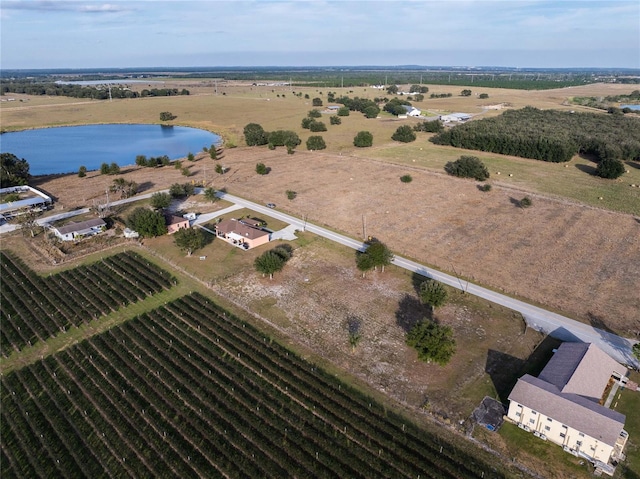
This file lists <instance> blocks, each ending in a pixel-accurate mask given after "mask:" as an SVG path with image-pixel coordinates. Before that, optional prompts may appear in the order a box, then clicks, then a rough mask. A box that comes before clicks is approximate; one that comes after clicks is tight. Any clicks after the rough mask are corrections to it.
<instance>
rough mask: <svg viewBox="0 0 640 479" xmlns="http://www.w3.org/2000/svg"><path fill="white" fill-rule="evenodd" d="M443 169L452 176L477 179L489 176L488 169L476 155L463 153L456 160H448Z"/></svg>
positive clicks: (481, 179)
mask: <svg viewBox="0 0 640 479" xmlns="http://www.w3.org/2000/svg"><path fill="white" fill-rule="evenodd" d="M444 171H446V172H447V173H449V174H450V175H453V176H458V177H460V178H474V179H476V180H478V181H484V180H486V179H487V178H489V170H488V169H487V167H486V166H484V163H482V161H480V159H479V158H478V157H476V156H466V155H463V156H461V157H460V158H459V159H457V160H456V161H450V162H448V163H447V164H446V165H445V167H444Z"/></svg>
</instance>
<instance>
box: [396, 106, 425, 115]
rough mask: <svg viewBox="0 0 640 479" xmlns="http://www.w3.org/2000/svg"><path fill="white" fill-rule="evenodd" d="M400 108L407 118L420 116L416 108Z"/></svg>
mask: <svg viewBox="0 0 640 479" xmlns="http://www.w3.org/2000/svg"><path fill="white" fill-rule="evenodd" d="M402 108H404V109H405V111H406V112H407V113H406V115H407V116H420V115H421V114H422V112H421V111H420V110H418V109H417V108H416V107H413V106H409V105H402ZM398 117H400V115H398Z"/></svg>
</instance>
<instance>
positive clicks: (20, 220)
mask: <svg viewBox="0 0 640 479" xmlns="http://www.w3.org/2000/svg"><path fill="white" fill-rule="evenodd" d="M41 214H42V212H39V211H35V210H33V209H31V208H22V209H21V210H20V211H19V214H18V215H17V216H16V223H17V224H18V225H20V230H21V231H22V235H23V236H27V233H29V234H30V235H31V237H32V238H34V237H35V236H36V234H37V232H38V231H39V230H42V229H43V227H42V226H40V225H39V224H38V223H37V221H36V219H37V218H38V216H40V215H41Z"/></svg>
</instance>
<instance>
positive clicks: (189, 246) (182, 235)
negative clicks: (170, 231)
mask: <svg viewBox="0 0 640 479" xmlns="http://www.w3.org/2000/svg"><path fill="white" fill-rule="evenodd" d="M173 242H174V244H175V245H176V246H177V247H178V248H180V249H181V250H182V251H184V252H186V253H187V256H191V254H192V253H193V252H194V251H195V250H197V249H200V248H202V247H204V245H205V244H207V237H206V235H205V233H204V231H202V230H201V229H200V228H182V229H179V230H178V231H176V232H175V233H174V235H173Z"/></svg>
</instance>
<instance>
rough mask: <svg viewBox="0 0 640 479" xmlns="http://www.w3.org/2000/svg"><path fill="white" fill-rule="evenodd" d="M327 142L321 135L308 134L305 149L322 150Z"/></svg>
mask: <svg viewBox="0 0 640 479" xmlns="http://www.w3.org/2000/svg"><path fill="white" fill-rule="evenodd" d="M326 147H327V144H326V143H325V142H324V138H322V137H321V136H310V137H309V139H308V140H307V150H324V149H325V148H326Z"/></svg>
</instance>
